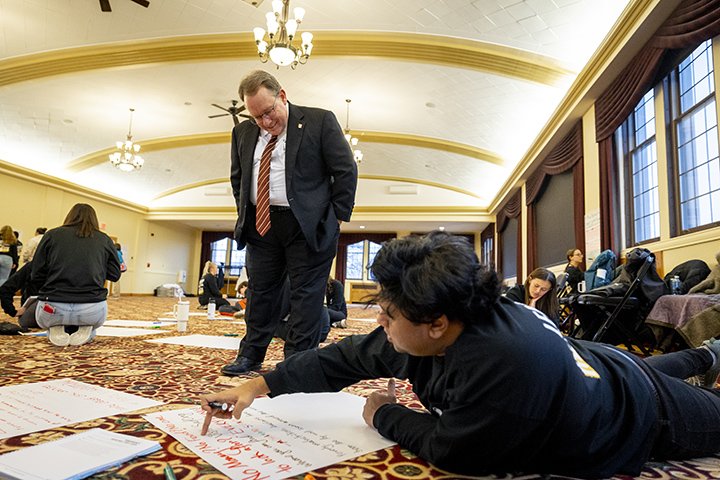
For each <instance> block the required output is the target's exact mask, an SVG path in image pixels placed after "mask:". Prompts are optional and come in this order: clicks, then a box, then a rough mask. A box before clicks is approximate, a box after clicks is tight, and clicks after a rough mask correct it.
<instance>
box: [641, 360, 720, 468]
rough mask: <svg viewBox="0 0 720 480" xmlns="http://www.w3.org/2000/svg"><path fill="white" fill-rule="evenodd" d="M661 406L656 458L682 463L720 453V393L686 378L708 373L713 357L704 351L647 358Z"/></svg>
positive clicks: (655, 446)
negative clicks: (694, 383) (690, 381)
mask: <svg viewBox="0 0 720 480" xmlns="http://www.w3.org/2000/svg"><path fill="white" fill-rule="evenodd" d="M644 364H645V365H646V366H649V367H650V368H646V369H645V370H646V372H647V373H648V376H650V378H651V380H652V382H653V384H654V386H655V388H656V390H657V394H658V399H659V402H660V406H661V412H660V417H661V418H660V421H659V424H660V432H659V434H658V436H657V438H656V439H655V442H654V447H653V450H652V454H651V455H652V457H653V458H656V459H658V460H681V459H687V458H692V457H700V456H705V455H710V454H713V453H716V452H718V451H720V391H719V390H715V389H709V388H704V387H696V386H694V385H690V384H689V383H686V382H684V381H683V380H682V379H685V378H689V377H692V376H694V375H700V374H703V373H705V372H706V371H707V370H708V369H709V368H710V367H711V366H712V365H713V357H712V355H711V354H710V352H709V351H708V350H706V349H704V348H695V349H690V350H682V351H680V352H675V353H669V354H666V355H658V356H656V357H650V358H647V359H645V361H644Z"/></svg>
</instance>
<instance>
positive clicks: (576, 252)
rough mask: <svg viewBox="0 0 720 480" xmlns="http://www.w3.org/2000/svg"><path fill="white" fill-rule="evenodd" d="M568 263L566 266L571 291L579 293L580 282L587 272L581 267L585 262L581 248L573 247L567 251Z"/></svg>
mask: <svg viewBox="0 0 720 480" xmlns="http://www.w3.org/2000/svg"><path fill="white" fill-rule="evenodd" d="M566 257H567V261H568V264H567V266H566V267H565V273H567V275H568V277H567V285H569V286H570V293H578V284H580V282H582V281H583V280H585V274H584V273H583V272H582V270H581V269H580V268H581V267H582V264H583V253H582V250H580V249H579V248H571V249H570V250H568V251H567V255H566Z"/></svg>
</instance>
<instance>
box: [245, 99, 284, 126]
mask: <svg viewBox="0 0 720 480" xmlns="http://www.w3.org/2000/svg"><path fill="white" fill-rule="evenodd" d="M278 95H280V92H278V93H276V94H275V101H273V104H272V107H270V109H269V110H268V111H266V112H265V113H263V114H262V115H258V116H257V117H252V118H251V119H250V121H251V122H252V123H254V124H255V125H258V124H259V123H260V122H262V121H264V120H268V119H269V118H271V115H272V114H273V113H275V107H276V106H277V99H278Z"/></svg>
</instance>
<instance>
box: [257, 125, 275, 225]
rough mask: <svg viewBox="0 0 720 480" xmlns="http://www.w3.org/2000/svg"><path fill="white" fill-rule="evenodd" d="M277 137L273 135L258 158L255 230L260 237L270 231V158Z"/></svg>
mask: <svg viewBox="0 0 720 480" xmlns="http://www.w3.org/2000/svg"><path fill="white" fill-rule="evenodd" d="M277 139H278V137H277V135H273V136H272V137H271V138H270V141H269V142H268V144H267V145H266V146H265V150H263V153H262V157H260V172H259V173H258V184H257V210H256V215H255V228H256V229H257V232H258V233H259V234H260V236H261V237H264V236H265V234H266V233H267V231H268V230H270V158H271V157H272V152H273V149H275V145H276V144H277Z"/></svg>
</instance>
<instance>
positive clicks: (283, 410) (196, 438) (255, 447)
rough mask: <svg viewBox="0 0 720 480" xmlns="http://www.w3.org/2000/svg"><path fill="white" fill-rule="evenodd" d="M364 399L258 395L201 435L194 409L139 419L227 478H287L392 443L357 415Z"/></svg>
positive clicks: (201, 415) (197, 411) (328, 395)
mask: <svg viewBox="0 0 720 480" xmlns="http://www.w3.org/2000/svg"><path fill="white" fill-rule="evenodd" d="M364 403H365V399H364V398H362V397H358V396H356V395H351V394H349V393H314V394H303V393H297V394H293V395H281V396H279V397H276V398H274V399H270V398H259V399H257V400H255V402H254V403H253V404H252V406H251V407H249V408H248V409H246V410H245V411H244V412H243V415H242V419H241V420H240V421H237V420H235V419H230V420H221V419H217V418H215V419H213V423H212V424H211V425H210V430H209V431H208V434H207V435H205V436H201V435H200V427H201V425H202V422H203V419H204V416H205V413H204V412H203V411H202V410H200V409H199V408H189V409H183V410H172V411H167V412H156V413H150V414H147V415H144V418H145V419H147V420H148V421H150V422H151V423H152V424H154V425H155V426H156V427H158V428H160V429H161V430H163V431H165V432H167V433H169V434H170V435H172V436H173V437H175V438H176V439H177V440H178V441H179V442H181V443H182V444H184V445H185V446H186V447H188V448H189V449H190V450H192V451H193V452H195V453H196V454H197V455H198V456H200V457H201V458H203V459H204V460H205V461H207V462H208V463H210V464H211V465H212V466H214V467H215V468H217V469H218V470H220V471H221V472H222V473H224V474H225V475H227V476H228V477H230V478H231V479H247V478H252V479H255V480H266V479H268V480H269V479H278V478H287V477H291V476H294V475H298V474H300V473H303V472H307V471H310V470H314V469H316V468H320V467H324V466H327V465H332V464H333V463H337V462H340V461H343V460H348V459H351V458H355V457H358V456H360V455H363V454H365V453H369V452H374V451H375V450H379V449H382V448H386V447H389V446H391V445H394V442H391V441H390V440H387V439H385V438H383V437H382V436H380V434H378V433H377V432H376V431H375V430H374V429H372V428H370V427H368V426H367V425H366V424H365V422H364V421H363V419H362V409H363V405H364Z"/></svg>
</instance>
